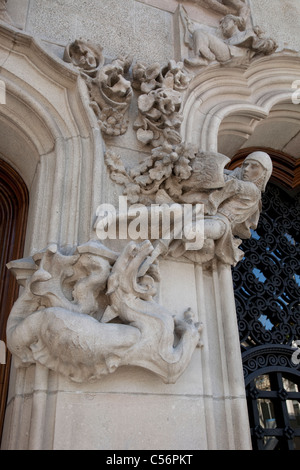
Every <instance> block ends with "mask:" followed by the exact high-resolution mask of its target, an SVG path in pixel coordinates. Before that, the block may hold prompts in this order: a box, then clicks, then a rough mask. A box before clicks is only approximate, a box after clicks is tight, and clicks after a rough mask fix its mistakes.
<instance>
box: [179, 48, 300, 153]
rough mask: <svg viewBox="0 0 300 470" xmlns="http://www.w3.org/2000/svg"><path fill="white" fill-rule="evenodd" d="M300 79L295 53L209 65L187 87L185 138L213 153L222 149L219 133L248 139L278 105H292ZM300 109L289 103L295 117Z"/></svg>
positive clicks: (299, 68)
mask: <svg viewBox="0 0 300 470" xmlns="http://www.w3.org/2000/svg"><path fill="white" fill-rule="evenodd" d="M299 78H300V57H299V55H298V54H297V53H287V52H279V53H276V54H273V55H271V56H267V57H263V58H258V59H255V60H253V61H252V62H251V64H250V65H249V67H247V68H246V67H240V66H237V67H226V68H225V67H222V66H220V65H212V66H210V67H207V68H206V69H204V70H203V71H201V73H199V74H198V75H197V76H195V77H194V79H193V80H192V81H191V83H190V86H189V89H188V90H187V92H186V96H185V101H184V105H183V116H184V120H183V123H182V128H181V131H182V137H183V140H184V141H185V142H189V143H191V144H193V145H195V146H196V147H197V148H201V150H203V151H205V150H207V151H213V152H217V151H220V149H218V137H219V136H220V134H222V133H226V132H227V133H229V132H230V133H234V134H238V135H240V136H243V139H244V141H245V140H247V138H249V136H251V135H252V133H253V132H254V130H255V128H256V126H257V125H258V124H259V122H261V121H262V120H264V119H266V118H267V117H268V116H269V115H270V112H271V110H272V108H274V106H276V105H279V104H281V103H285V104H288V105H292V103H293V101H292V97H293V93H294V92H295V89H293V88H292V85H293V83H294V82H295V81H296V80H299ZM297 108H298V107H297V106H296V105H292V106H290V111H289V112H290V114H291V118H292V114H293V115H294V113H295V112H296V110H297ZM297 111H298V110H297ZM297 114H298V113H297ZM230 116H233V119H232V122H230ZM225 119H226V122H224V120H225ZM228 156H230V155H228Z"/></svg>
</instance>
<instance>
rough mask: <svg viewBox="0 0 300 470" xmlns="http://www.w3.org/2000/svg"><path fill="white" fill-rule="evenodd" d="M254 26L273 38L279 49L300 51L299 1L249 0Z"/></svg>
mask: <svg viewBox="0 0 300 470" xmlns="http://www.w3.org/2000/svg"><path fill="white" fill-rule="evenodd" d="M250 5H251V11H252V17H253V23H254V25H255V26H256V25H258V26H260V27H261V28H262V29H263V30H264V31H265V32H266V34H267V35H268V36H271V37H273V38H274V39H275V40H276V41H277V42H278V43H279V47H280V48H281V49H292V50H295V51H299V50H300V37H299V29H300V2H299V0H285V1H284V2H283V1H282V0H250Z"/></svg>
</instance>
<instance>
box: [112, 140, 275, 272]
mask: <svg viewBox="0 0 300 470" xmlns="http://www.w3.org/2000/svg"><path fill="white" fill-rule="evenodd" d="M105 161H106V164H107V167H108V170H109V172H110V175H111V178H112V179H113V180H114V181H115V182H116V183H117V184H121V185H123V186H124V192H123V194H124V195H126V196H127V197H128V200H129V202H132V203H133V202H139V203H142V204H146V205H151V204H153V203H159V204H173V203H177V204H191V205H197V204H203V206H204V244H203V246H202V248H201V249H200V250H187V249H186V243H185V240H184V239H180V240H174V239H172V237H171V238H170V239H169V240H167V241H165V240H159V241H156V242H154V246H155V250H154V255H153V256H152V257H151V261H152V262H153V261H154V260H155V257H157V256H159V255H161V254H164V255H169V256H173V257H179V256H184V257H186V258H188V259H190V260H192V261H195V262H200V263H203V262H206V261H209V260H211V259H213V258H214V257H217V258H218V259H219V260H220V261H222V262H223V263H226V264H231V265H235V264H237V262H238V261H240V260H241V259H242V257H243V252H242V251H241V250H240V249H239V248H238V247H239V245H240V244H241V241H242V240H241V239H245V238H250V237H251V232H250V229H255V228H256V226H257V223H258V219H259V215H260V211H261V194H262V192H263V191H264V190H265V186H266V184H267V181H268V180H269V178H270V176H271V173H272V161H271V159H270V157H269V155H268V154H267V153H265V152H254V153H252V154H250V155H249V156H248V157H247V158H246V159H245V161H244V163H243V165H242V167H241V168H238V169H236V170H234V171H233V172H231V171H228V170H225V169H224V167H225V165H226V164H227V163H228V162H229V158H228V157H226V156H225V155H222V154H219V153H213V152H201V151H198V152H196V151H195V150H194V149H193V147H191V146H190V145H186V144H184V143H182V144H180V145H177V146H171V145H167V144H164V145H163V146H161V147H158V148H156V149H153V150H152V153H151V156H147V157H146V158H145V160H144V162H142V163H140V164H139V165H137V166H136V168H133V169H130V170H127V169H126V168H125V167H124V165H123V163H122V160H121V158H120V157H119V156H117V155H116V154H114V153H113V152H110V151H109V152H107V154H106V157H105Z"/></svg>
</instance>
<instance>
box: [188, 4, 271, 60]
mask: <svg viewBox="0 0 300 470" xmlns="http://www.w3.org/2000/svg"><path fill="white" fill-rule="evenodd" d="M180 15H181V19H182V22H183V25H184V29H185V42H186V44H187V45H188V46H189V48H190V49H191V50H193V54H194V56H193V57H191V58H186V59H185V64H186V65H189V66H192V67H195V66H203V65H208V64H209V63H210V62H213V61H217V62H219V63H221V64H225V63H228V62H230V63H235V62H237V61H238V63H240V62H241V63H243V62H247V61H249V60H250V59H251V58H252V57H254V56H256V55H258V54H263V55H269V54H272V53H273V52H275V50H276V49H277V44H276V42H275V41H274V40H273V39H272V38H268V37H265V36H264V32H263V31H262V30H261V29H260V28H259V27H255V28H247V27H246V24H247V23H246V18H245V17H244V16H237V15H233V14H228V15H226V16H224V17H223V18H222V19H221V21H220V27H219V29H218V30H216V31H215V32H208V31H207V30H206V29H203V28H202V27H201V26H199V25H197V24H195V23H194V22H193V21H191V20H190V18H189V17H188V15H187V13H186V11H185V10H184V9H183V8H181V10H180Z"/></svg>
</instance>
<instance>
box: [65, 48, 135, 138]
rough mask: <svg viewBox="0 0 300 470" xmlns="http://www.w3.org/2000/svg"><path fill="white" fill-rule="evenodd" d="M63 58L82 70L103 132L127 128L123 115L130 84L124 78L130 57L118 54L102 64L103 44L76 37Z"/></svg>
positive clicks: (119, 132) (125, 109) (124, 130)
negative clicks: (107, 62) (109, 61)
mask: <svg viewBox="0 0 300 470" xmlns="http://www.w3.org/2000/svg"><path fill="white" fill-rule="evenodd" d="M64 60H65V61H66V62H69V63H72V64H73V65H74V66H75V67H76V68H78V69H79V70H80V71H81V74H82V77H83V78H84V80H85V82H86V84H87V87H88V90H89V94H90V100H91V103H90V104H91V107H92V108H93V110H94V112H95V114H96V116H97V119H98V123H99V126H100V128H101V130H102V131H103V132H104V134H106V135H110V136H111V135H115V136H116V135H121V134H124V133H125V132H126V130H127V128H128V119H127V117H126V115H127V111H128V108H129V105H130V103H131V99H132V94H133V92H132V87H131V83H130V81H129V80H127V79H126V78H125V76H126V74H127V73H128V71H129V68H130V66H131V59H130V58H129V57H119V58H117V59H115V60H114V61H112V62H111V63H109V64H106V65H104V57H103V54H102V47H101V46H99V45H95V44H91V43H89V42H87V41H82V40H76V41H74V42H73V43H71V44H69V45H68V46H67V47H66V49H65V53H64Z"/></svg>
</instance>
